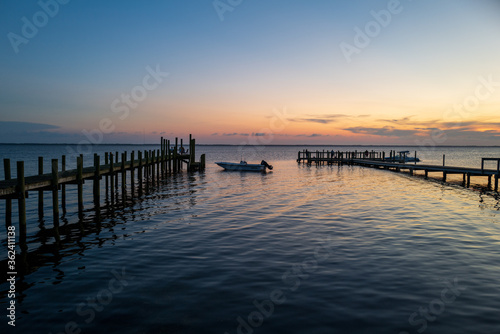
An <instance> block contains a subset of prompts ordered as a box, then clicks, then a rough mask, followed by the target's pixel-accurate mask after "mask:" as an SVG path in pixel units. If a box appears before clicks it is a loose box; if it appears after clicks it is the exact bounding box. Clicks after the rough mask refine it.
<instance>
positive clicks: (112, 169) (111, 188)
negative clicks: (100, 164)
mask: <svg viewBox="0 0 500 334" xmlns="http://www.w3.org/2000/svg"><path fill="white" fill-rule="evenodd" d="M109 161H110V162H111V163H110V165H109V180H110V182H109V191H110V192H111V206H113V205H114V204H115V176H114V173H115V163H114V161H113V153H109Z"/></svg>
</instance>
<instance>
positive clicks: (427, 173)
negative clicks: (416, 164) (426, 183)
mask: <svg viewBox="0 0 500 334" xmlns="http://www.w3.org/2000/svg"><path fill="white" fill-rule="evenodd" d="M428 177H429V171H428V170H427V169H426V170H425V178H426V179H427V178H428Z"/></svg>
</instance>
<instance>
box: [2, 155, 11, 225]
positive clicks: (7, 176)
mask: <svg viewBox="0 0 500 334" xmlns="http://www.w3.org/2000/svg"><path fill="white" fill-rule="evenodd" d="M3 172H4V176H5V180H6V181H10V179H11V176H12V175H11V173H10V159H3ZM11 225H12V199H11V198H10V197H9V198H7V199H5V226H11Z"/></svg>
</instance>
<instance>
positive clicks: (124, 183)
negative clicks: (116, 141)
mask: <svg viewBox="0 0 500 334" xmlns="http://www.w3.org/2000/svg"><path fill="white" fill-rule="evenodd" d="M125 161H127V152H124V153H122V167H121V169H122V173H121V174H122V201H123V203H125V201H126V200H127V170H126V168H125Z"/></svg>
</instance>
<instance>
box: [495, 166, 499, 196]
mask: <svg viewBox="0 0 500 334" xmlns="http://www.w3.org/2000/svg"><path fill="white" fill-rule="evenodd" d="M499 176H500V159H498V160H497V173H496V174H495V191H498V178H499Z"/></svg>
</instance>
